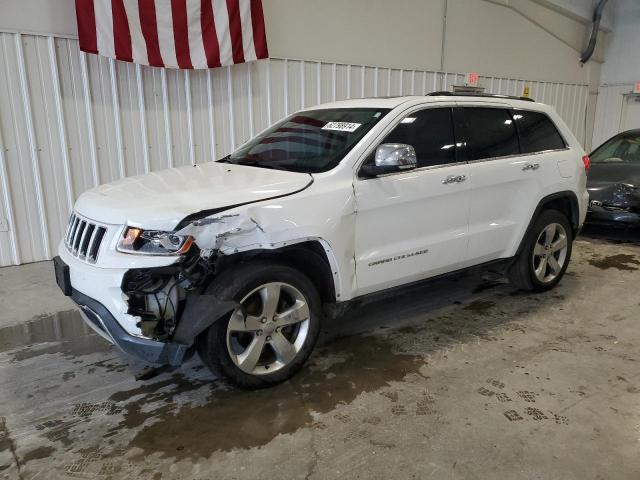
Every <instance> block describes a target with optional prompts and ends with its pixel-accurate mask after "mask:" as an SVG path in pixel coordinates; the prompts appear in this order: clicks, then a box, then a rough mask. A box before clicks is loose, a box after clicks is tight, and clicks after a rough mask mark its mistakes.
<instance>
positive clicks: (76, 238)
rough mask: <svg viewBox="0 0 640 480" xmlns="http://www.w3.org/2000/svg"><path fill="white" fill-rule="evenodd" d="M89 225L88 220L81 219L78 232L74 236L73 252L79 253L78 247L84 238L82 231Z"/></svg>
mask: <svg viewBox="0 0 640 480" xmlns="http://www.w3.org/2000/svg"><path fill="white" fill-rule="evenodd" d="M86 226H87V222H85V221H84V220H81V221H80V224H79V225H78V228H77V229H76V234H75V236H74V237H73V253H75V254H77V253H78V247H79V246H80V239H81V238H82V232H84V229H85V227H86Z"/></svg>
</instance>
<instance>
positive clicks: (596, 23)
mask: <svg viewBox="0 0 640 480" xmlns="http://www.w3.org/2000/svg"><path fill="white" fill-rule="evenodd" d="M607 1H608V0H600V1H599V2H598V5H596V8H595V9H594V11H593V23H592V24H591V35H590V36H589V43H588V44H587V48H585V50H584V52H582V55H581V56H580V63H582V64H584V63H587V61H588V60H589V59H590V58H591V55H593V51H594V50H595V49H596V40H597V39H598V30H599V29H600V20H601V19H602V10H604V6H605V5H606V4H607Z"/></svg>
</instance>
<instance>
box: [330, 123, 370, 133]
mask: <svg viewBox="0 0 640 480" xmlns="http://www.w3.org/2000/svg"><path fill="white" fill-rule="evenodd" d="M360 125H362V124H361V123H351V122H329V123H327V124H326V125H325V126H324V127H322V130H333V131H336V132H349V133H352V132H355V131H356V130H357V129H358V127H359V126H360Z"/></svg>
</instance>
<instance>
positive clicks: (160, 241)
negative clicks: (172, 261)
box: [117, 227, 193, 255]
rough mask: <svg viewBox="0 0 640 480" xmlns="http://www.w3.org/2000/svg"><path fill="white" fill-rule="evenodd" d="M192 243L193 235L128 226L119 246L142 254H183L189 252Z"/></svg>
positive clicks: (126, 250) (119, 248) (127, 251)
mask: <svg viewBox="0 0 640 480" xmlns="http://www.w3.org/2000/svg"><path fill="white" fill-rule="evenodd" d="M191 244H193V237H192V236H191V235H176V234H175V233H173V232H161V231H158V230H142V229H141V228H134V227H128V228H126V229H125V231H124V234H123V235H122V237H121V238H120V240H119V241H118V247H117V248H118V251H120V252H124V253H138V254H141V255H182V254H184V253H187V251H188V250H189V248H191Z"/></svg>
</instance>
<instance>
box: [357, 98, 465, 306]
mask: <svg viewBox="0 0 640 480" xmlns="http://www.w3.org/2000/svg"><path fill="white" fill-rule="evenodd" d="M380 143H402V144H409V145H411V146H413V147H414V149H415V150H416V157H417V168H416V169H413V170H409V171H406V172H398V173H394V174H389V175H384V176H380V177H377V178H368V179H364V178H356V179H355V181H354V191H355V195H356V204H357V213H356V215H357V216H356V239H355V240H356V276H357V282H358V294H359V295H362V294H365V293H369V292H372V291H377V290H382V289H384V288H388V287H393V286H396V285H400V284H403V283H409V282H411V281H415V280H419V279H422V278H426V277H430V276H434V275H438V274H440V273H445V272H448V271H451V270H455V269H457V268H461V267H462V266H463V264H464V262H465V257H466V253H467V241H468V238H467V229H468V211H469V187H468V185H469V182H468V181H467V176H468V171H467V165H466V163H465V162H458V160H457V153H456V141H455V137H454V130H453V118H452V108H451V107H446V108H443V107H434V108H425V109H423V110H419V111H414V112H411V113H408V114H407V115H406V116H405V117H404V118H402V119H401V120H400V121H399V122H398V123H397V125H396V126H395V127H394V128H393V129H392V130H391V131H390V132H389V133H388V134H387V135H386V137H385V138H384V139H383V140H382V141H381V142H380ZM376 146H377V145H376ZM372 153H373V152H372ZM372 161H373V154H372V155H370V156H369V158H368V159H367V160H366V161H365V163H367V162H372Z"/></svg>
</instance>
